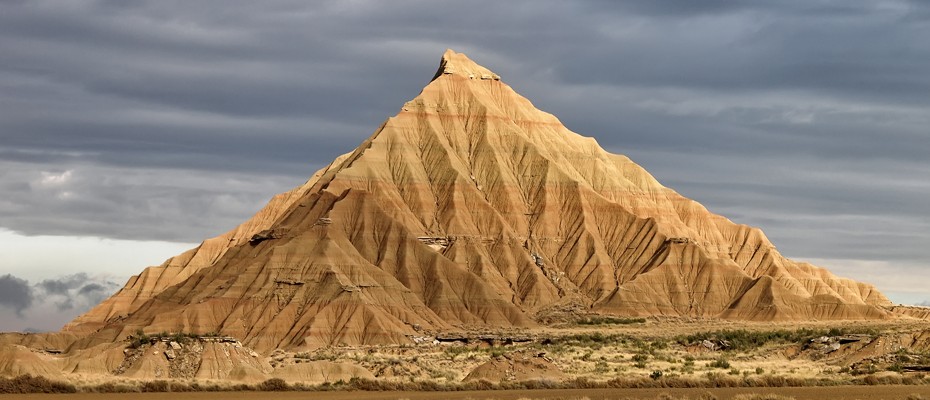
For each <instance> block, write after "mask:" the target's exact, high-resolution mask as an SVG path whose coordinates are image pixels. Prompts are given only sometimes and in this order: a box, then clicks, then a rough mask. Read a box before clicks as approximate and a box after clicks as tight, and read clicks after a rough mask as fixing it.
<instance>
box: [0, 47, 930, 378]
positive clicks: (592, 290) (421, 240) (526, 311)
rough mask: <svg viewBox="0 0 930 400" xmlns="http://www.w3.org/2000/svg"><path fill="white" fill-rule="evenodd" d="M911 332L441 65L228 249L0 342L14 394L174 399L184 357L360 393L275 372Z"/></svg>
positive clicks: (207, 245) (749, 232)
mask: <svg viewBox="0 0 930 400" xmlns="http://www.w3.org/2000/svg"><path fill="white" fill-rule="evenodd" d="M921 312H923V311H921V310H904V311H902V310H900V309H896V308H893V307H891V303H890V302H889V301H888V299H887V298H885V296H883V295H882V294H881V293H880V292H879V291H878V290H876V289H875V288H874V287H873V286H871V285H869V284H865V283H860V282H856V281H853V280H850V279H845V278H840V277H837V276H835V275H833V274H832V273H830V272H829V271H827V270H826V269H823V268H819V267H816V266H813V265H810V264H807V263H801V262H795V261H792V260H789V259H787V258H785V257H783V256H782V255H781V254H779V252H778V251H777V250H776V248H775V247H774V246H773V245H772V243H770V242H769V241H768V239H767V238H766V237H765V235H764V234H763V233H762V231H760V230H759V229H756V228H751V227H748V226H745V225H739V224H736V223H733V222H731V221H730V220H728V219H726V218H724V217H722V216H719V215H715V214H712V213H710V212H709V211H708V210H707V209H705V208H704V207H703V206H701V205H700V204H698V203H697V202H694V201H692V200H689V199H687V198H685V197H683V196H681V195H679V194H678V193H676V192H675V191H673V190H671V189H669V188H666V187H664V186H662V185H661V184H659V182H657V181H656V180H655V179H654V178H653V177H652V176H651V175H650V174H649V173H648V172H646V171H645V170H644V169H643V168H641V167H639V166H638V165H636V164H635V163H634V162H632V161H631V160H630V159H629V158H627V157H624V156H622V155H615V154H611V153H608V152H606V151H605V150H604V149H602V148H601V147H600V146H599V145H598V144H597V142H596V141H595V140H594V139H592V138H588V137H583V136H580V135H578V134H576V133H574V132H572V131H570V130H568V129H567V128H566V127H565V126H563V125H562V123H561V122H560V121H559V120H558V119H557V118H556V117H555V116H553V115H551V114H548V113H546V112H543V111H540V110H538V109H536V108H535V107H534V106H533V105H532V103H530V101H529V100H527V99H526V98H524V97H522V96H520V95H519V94H517V93H516V92H515V91H513V89H511V88H510V86H508V85H507V84H505V83H504V82H503V81H501V80H500V77H499V76H498V75H496V74H495V73H493V72H492V71H490V70H488V69H486V68H484V67H482V66H480V65H478V64H476V63H474V62H473V61H471V60H470V59H468V57H466V56H465V55H464V54H460V53H455V52H452V51H447V52H446V53H445V54H444V55H443V58H442V61H441V65H440V68H439V71H438V72H437V73H436V75H435V77H434V78H433V80H432V81H431V82H430V83H429V84H428V85H427V86H426V87H425V88H424V89H423V91H422V92H421V93H420V94H419V95H418V96H417V97H416V98H414V99H413V100H411V101H409V102H407V103H406V104H404V106H403V108H402V109H401V111H400V112H399V113H398V114H397V115H395V116H394V117H391V118H389V119H388V120H387V121H385V122H384V124H383V125H382V126H381V127H379V128H378V129H377V130H376V131H375V133H374V134H373V135H371V137H369V138H368V139H367V140H365V141H364V142H363V143H362V144H361V145H360V146H359V147H358V148H357V149H356V150H355V151H353V152H351V153H349V154H345V155H342V156H340V157H338V158H336V160H335V161H333V162H332V163H331V164H330V165H328V166H327V167H325V168H323V169H322V170H320V171H318V172H317V173H315V174H314V175H313V176H312V177H311V178H310V179H309V180H308V181H307V182H306V183H305V184H304V185H302V186H300V187H297V188H295V189H293V190H291V191H289V192H287V193H283V194H280V195H277V196H275V197H274V198H273V199H272V200H271V202H269V203H268V205H267V206H265V208H263V209H262V210H261V211H259V212H258V213H257V214H256V215H255V216H253V217H252V218H251V219H249V220H248V221H246V222H245V223H244V224H242V225H240V226H239V227H237V228H235V229H233V230H232V231H229V232H227V233H225V234H223V235H221V236H218V237H215V238H212V239H208V240H206V241H204V242H203V243H202V244H201V245H200V246H198V247H197V248H195V249H192V250H190V251H188V252H185V253H183V254H181V255H178V256H176V257H173V258H171V259H169V260H167V261H166V262H165V263H164V264H162V265H160V266H155V267H150V268H147V269H145V270H144V271H143V272H142V273H141V274H139V275H138V276H134V277H133V278H131V279H130V280H129V282H128V283H127V284H126V286H125V287H124V288H122V289H121V290H120V291H119V292H118V293H117V294H115V295H114V296H112V297H111V298H109V299H107V300H106V301H104V302H103V303H101V304H100V305H98V306H97V307H95V308H94V309H92V310H91V311H89V312H88V313H86V314H84V315H82V316H80V317H78V318H77V319H75V320H74V321H72V322H71V323H69V324H68V325H67V326H65V327H64V329H63V330H62V332H61V333H57V334H47V335H31V336H17V335H6V336H4V337H2V340H3V341H2V342H0V346H4V347H3V348H4V349H5V350H3V351H4V352H5V353H3V354H2V355H0V358H6V359H11V357H12V358H15V359H17V360H26V359H28V360H29V361H28V362H31V363H33V364H34V365H36V366H37V367H35V368H27V369H28V370H29V371H27V372H32V373H39V374H44V375H55V374H61V373H78V372H86V373H95V374H103V375H107V374H110V375H113V374H116V375H120V374H129V376H136V377H139V378H158V377H163V378H167V377H169V375H170V374H169V373H168V372H165V374H164V376H155V374H154V372H153V371H155V369H156V367H157V368H162V369H164V370H165V371H170V370H171V367H170V365H174V364H172V363H175V364H177V362H175V361H174V359H175V358H177V357H180V354H181V353H184V354H194V355H192V356H190V357H192V358H191V361H190V362H189V364H191V365H192V366H189V367H183V368H188V369H192V371H193V372H191V371H188V372H185V373H183V374H181V375H183V376H185V377H201V378H213V379H237V378H243V379H245V378H248V377H251V378H254V379H259V378H264V377H268V376H276V375H275V373H282V372H280V371H283V370H282V369H281V368H290V369H293V370H294V371H291V372H288V373H284V375H283V376H287V377H300V376H310V375H313V374H317V375H319V372H313V371H318V370H326V371H332V370H333V368H336V369H337V370H339V371H343V372H346V371H349V372H346V374H348V375H347V376H363V377H369V376H370V377H372V378H373V377H374V376H375V375H372V374H373V373H379V372H378V371H369V370H368V369H365V368H362V367H360V366H358V365H357V363H356V364H346V365H343V364H339V365H340V366H338V367H334V366H333V365H328V364H327V365H322V364H320V365H317V364H313V367H310V365H311V364H309V363H308V364H290V365H284V364H283V363H282V364H280V365H277V366H276V365H274V364H275V363H274V362H273V361H274V357H273V356H272V355H273V354H279V355H280V354H283V353H281V352H306V351H320V350H321V349H326V348H331V347H333V346H337V347H338V346H350V347H354V348H358V347H359V346H378V345H381V346H397V345H413V344H418V343H421V342H424V343H425V342H428V343H430V344H432V343H433V341H434V340H435V339H437V338H438V337H442V336H443V335H445V336H449V335H452V336H456V335H458V336H461V337H467V336H469V335H471V336H472V337H476V336H475V333H476V332H491V331H493V332H502V331H510V332H523V333H524V334H527V335H530V336H534V335H535V336H534V337H538V335H536V334H535V333H534V332H542V331H545V330H546V329H548V328H547V326H551V325H553V324H556V325H557V324H560V323H566V322H571V321H576V320H577V319H578V318H581V317H583V316H589V315H614V316H623V317H646V316H648V317H662V318H700V319H709V320H715V321H755V322H759V321H763V322H765V321H809V320H819V321H826V320H864V319H868V320H896V321H901V320H916V319H919V318H925V317H926V316H925V315H923V316H922V315H919V314H920V313H921ZM140 331H141V332H145V333H148V334H152V333H155V332H172V333H181V332H183V333H199V335H195V336H198V338H196V339H195V340H194V344H190V343H189V344H188V346H193V347H191V348H184V349H178V348H174V347H173V346H175V344H177V342H178V341H177V340H167V339H166V340H151V342H149V343H142V344H141V345H142V346H143V347H144V346H150V348H149V347H146V349H148V350H146V351H143V352H142V353H141V354H137V353H138V351H137V350H132V351H127V349H126V341H125V340H126V338H127V337H130V336H133V335H134V337H135V338H136V339H138V337H139V335H138V332H140ZM208 332H209V333H211V334H209V335H207V333H208ZM227 337H228V338H231V339H228V341H227V342H224V341H223V340H226V339H222V338H227ZM217 338H220V339H217ZM224 343H225V344H224ZM137 344H138V343H137ZM159 346H160V347H159ZM182 347H183V346H182ZM42 349H46V350H47V349H56V350H55V351H56V353H55V354H53V355H50V356H49V355H48V354H45V355H37V354H36V351H38V350H42ZM151 349H154V350H151ZM172 350H173V351H176V352H177V353H178V355H175V356H174V358H168V357H167V356H166V355H165V354H167V353H166V352H168V351H172ZM182 350H183V351H182ZM58 353H61V354H58ZM45 356H49V357H57V358H56V360H57V361H55V360H53V361H49V360H39V358H42V357H45ZM268 356H272V357H271V358H268ZM33 359H36V360H33ZM282 359H283V358H282ZM334 361H335V360H329V361H325V360H317V361H314V363H319V362H330V363H333V362H334ZM19 362H20V363H22V362H27V361H19ZM0 365H6V364H0ZM178 368H181V369H183V368H182V367H175V370H178ZM314 368H316V369H314ZM486 368H490V369H491V370H492V372H490V373H491V375H494V374H495V373H496V372H493V370H494V368H493V367H486ZM547 368H548V367H547ZM127 371H128V372H127ZM133 371H137V372H138V373H137V374H136V375H133ZM276 371H277V372H276ZM288 371H290V370H288ZM295 371H296V372H295ZM15 372H17V371H15V370H14V369H11V367H6V368H5V369H0V373H4V374H14V373H15ZM20 372H21V371H20ZM176 372H177V371H176ZM381 372H383V371H381ZM237 374H238V375H237ZM181 375H177V374H176V376H181ZM314 376H316V375H314ZM334 376H335V375H334ZM339 376H343V375H339ZM377 376H378V377H381V376H382V375H380V373H379V375H377ZM295 379H296V378H295ZM308 379H309V378H308Z"/></svg>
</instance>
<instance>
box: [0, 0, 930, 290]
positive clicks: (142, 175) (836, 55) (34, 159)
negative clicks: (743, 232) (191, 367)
mask: <svg viewBox="0 0 930 400" xmlns="http://www.w3.org/2000/svg"><path fill="white" fill-rule="evenodd" d="M928 22H930V4H928V3H926V2H919V1H905V0H882V1H864V0H863V1H857V0H856V1H847V0H842V1H840V0H833V1H830V0H815V1H810V0H789V1H781V2H772V3H762V2H740V1H701V2H655V1H646V0H643V1H624V2H613V1H585V2H561V1H533V2H492V1H478V2H472V3H469V6H467V7H465V6H460V5H454V4H448V5H442V4H439V5H437V4H435V3H434V2H426V1H412V0H411V1H398V2H391V3H390V4H388V3H385V2H379V1H367V2H366V1H362V2H349V3H346V2H338V1H327V2H313V3H307V2H302V1H273V2H262V3H261V4H259V3H255V2H247V1H235V0H231V1H222V2H219V1H216V2H214V1H204V2H196V3H192V2H187V1H181V0H177V1H142V2H133V3H131V4H123V3H122V2H112V1H91V0H85V1H74V2H68V3H67V4H66V5H62V4H61V3H60V2H54V1H42V0H37V1H29V2H7V3H5V4H4V12H3V13H2V14H0V48H2V49H3V53H4V63H3V65H0V134H2V137H3V143H4V145H3V148H2V149H0V192H2V193H4V196H3V198H2V199H0V221H2V222H0V228H6V229H12V230H15V231H18V232H22V233H26V234H30V235H38V234H54V235H79V236H80V235H94V236H103V237H111V238H131V239H159V240H169V241H199V240H201V239H203V238H205V237H208V236H212V235H215V234H218V233H220V232H222V231H225V230H227V229H229V228H231V227H233V226H234V225H235V224H237V223H239V222H241V221H242V220H244V219H245V218H247V217H248V216H249V215H250V214H251V213H253V212H255V211H256V210H258V209H259V208H260V206H261V205H262V204H263V203H264V202H265V201H267V199H268V198H270V197H271V195H273V194H274V193H278V192H281V191H284V190H286V189H288V188H290V187H293V186H296V185H298V184H300V183H301V182H303V180H304V179H306V177H307V176H309V175H310V174H311V173H312V172H313V171H314V170H315V169H317V168H319V167H322V166H323V165H325V164H326V163H328V162H329V161H330V160H332V159H333V158H334V157H335V156H337V155H339V154H341V153H344V152H347V151H349V150H351V149H353V148H354V147H355V146H356V145H357V144H358V143H360V142H361V141H362V140H364V138H366V137H367V136H368V135H370V134H371V132H372V130H374V129H375V128H376V127H377V126H378V125H379V124H380V123H381V122H382V121H383V120H384V119H385V118H386V117H388V116H391V115H393V114H395V113H396V112H397V111H398V109H399V108H400V107H401V105H402V104H403V103H404V102H405V101H407V100H409V99H410V98H412V97H414V96H415V95H416V93H417V92H418V90H419V89H420V88H421V87H422V86H423V85H424V84H425V83H426V82H427V81H428V80H429V78H430V77H432V74H433V72H434V70H435V68H436V65H437V62H438V57H439V55H440V54H441V52H442V51H443V50H444V49H445V48H447V47H451V48H454V49H456V50H458V51H463V52H466V53H468V54H469V56H471V57H472V58H474V59H475V60H477V61H478V62H480V63H482V64H484V65H486V66H488V67H489V68H491V69H493V70H495V72H497V73H499V74H501V76H502V77H503V78H504V80H505V81H506V82H508V83H509V84H511V85H512V86H513V87H514V88H515V89H516V90H517V91H519V92H520V93H522V94H524V95H525V96H527V97H528V98H530V99H532V100H533V101H534V103H535V104H536V105H537V106H539V107H540V108H542V109H544V110H547V111H550V112H553V113H555V114H556V115H558V116H559V118H560V119H561V120H562V121H563V122H564V123H565V124H566V125H567V126H568V127H569V128H571V129H573V130H575V131H576V132H579V133H581V134H584V135H586V136H593V137H596V138H597V140H598V141H599V142H600V143H601V144H602V145H603V146H604V147H605V148H607V149H608V150H610V151H612V152H616V153H622V154H627V155H629V156H630V157H631V158H633V160H634V161H636V162H638V163H640V164H642V165H643V166H644V167H646V168H647V169H648V170H649V171H650V172H652V173H653V174H654V175H655V176H656V177H657V178H659V180H660V181H661V182H663V183H664V184H666V185H667V186H670V187H672V188H675V189H676V190H678V191H680V192H681V193H682V194H684V195H686V196H688V197H691V198H694V199H696V200H698V201H700V202H702V203H703V204H705V205H706V206H707V207H708V208H709V209H711V210H712V211H715V212H718V213H721V214H724V215H726V216H728V217H730V218H731V219H733V220H735V221H736V222H741V223H747V224H751V225H756V226H761V227H762V228H763V229H764V230H765V231H766V233H767V234H768V236H769V237H770V238H771V239H772V240H773V242H774V243H775V244H776V245H777V246H778V247H779V248H780V249H781V250H782V252H783V253H785V254H786V255H788V256H790V257H799V258H820V259H827V258H835V259H861V260H873V261H887V262H889V263H890V264H889V265H891V266H892V267H891V268H893V272H896V273H906V272H908V271H912V270H914V269H916V268H925V267H926V266H927V265H928V264H930V257H928V256H927V255H925V254H923V252H922V250H921V249H922V248H923V247H925V244H926V243H927V240H930V234H928V233H927V232H930V229H928V227H930V205H928V203H927V202H926V201H925V199H926V198H927V197H928V195H930V181H928V179H927V176H930V164H928V162H927V157H926V155H927V154H930V140H927V133H926V131H927V129H926V127H927V126H930V97H928V96H927V95H926V93H928V92H930V77H928V75H927V74H926V71H927V70H930V42H928V41H926V40H923V38H926V37H928V36H930V24H928ZM915 285H916V284H915ZM923 287H926V285H925V284H924V285H923ZM69 290H73V289H69ZM915 290H916V289H915Z"/></svg>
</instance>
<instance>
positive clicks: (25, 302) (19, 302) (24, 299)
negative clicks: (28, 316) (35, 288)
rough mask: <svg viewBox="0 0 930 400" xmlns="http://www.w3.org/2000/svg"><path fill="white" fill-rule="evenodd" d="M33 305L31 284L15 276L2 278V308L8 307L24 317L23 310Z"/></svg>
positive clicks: (8, 275) (0, 291) (0, 281)
mask: <svg viewBox="0 0 930 400" xmlns="http://www.w3.org/2000/svg"><path fill="white" fill-rule="evenodd" d="M31 305H32V288H31V287H29V282H27V281H25V280H23V279H19V278H17V277H15V276H13V275H10V274H6V275H3V276H0V306H2V307H7V308H10V309H12V310H13V311H15V312H16V313H17V314H18V315H20V316H22V312H23V310H25V309H27V308H29V306H31Z"/></svg>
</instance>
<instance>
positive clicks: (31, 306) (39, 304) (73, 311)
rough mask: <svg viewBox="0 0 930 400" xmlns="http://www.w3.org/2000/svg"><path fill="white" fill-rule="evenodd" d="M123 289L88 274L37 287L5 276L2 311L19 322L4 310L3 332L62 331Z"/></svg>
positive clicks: (1, 281)
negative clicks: (82, 314) (73, 319)
mask: <svg viewBox="0 0 930 400" xmlns="http://www.w3.org/2000/svg"><path fill="white" fill-rule="evenodd" d="M119 287H120V285H119V284H117V283H116V282H114V281H113V280H112V279H110V278H108V277H105V276H90V275H88V274H86V273H77V274H73V275H65V276H59V277H56V278H53V279H44V280H42V281H40V282H37V283H35V284H32V283H30V282H29V281H27V280H26V279H22V278H18V277H16V276H13V275H10V274H7V275H4V276H2V277H0V308H3V307H6V308H7V310H8V311H13V312H14V313H15V316H16V318H15V320H12V319H10V318H3V316H4V314H5V313H4V312H3V310H0V331H6V330H21V331H25V330H28V331H43V330H54V329H58V328H60V327H61V325H62V324H64V323H65V322H67V321H68V320H70V319H72V318H74V317H76V316H77V315H79V314H81V313H83V312H86V311H88V310H90V309H91V308H92V307H93V306H95V305H97V304H98V303H100V302H101V301H103V300H105V299H106V298H107V297H109V296H110V295H112V294H113V293H115V292H116V291H117V289H119ZM23 327H28V328H23Z"/></svg>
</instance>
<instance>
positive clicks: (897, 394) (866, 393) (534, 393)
mask: <svg viewBox="0 0 930 400" xmlns="http://www.w3.org/2000/svg"><path fill="white" fill-rule="evenodd" d="M705 392H710V393H712V394H713V395H715V396H717V398H719V399H720V400H726V399H731V398H733V396H736V395H738V394H748V393H765V394H778V395H782V396H790V397H793V398H795V399H797V400H822V399H843V400H847V399H849V400H852V399H860V400H880V399H885V400H891V399H906V398H908V396H910V395H920V396H922V397H923V398H927V399H930V386H837V387H800V388H720V389H558V390H513V391H511V390H502V391H490V392H474V391H468V392H274V393H267V392H265V393H262V392H220V393H133V394H126V393H112V394H94V393H87V394H73V395H61V394H30V395H2V396H0V399H2V400H20V399H43V400H44V399H47V400H53V399H61V400H106V399H112V400H116V399H127V398H128V399H138V400H143V399H146V400H149V399H150V400H207V399H224V400H225V399H229V400H246V399H285V400H290V399H293V400H297V399H307V400H318V399H327V400H329V399H332V400H399V399H410V400H417V399H420V400H439V399H451V400H465V399H472V400H484V399H487V400H517V399H533V400H537V399H538V400H544V399H552V400H556V399H565V400H570V399H585V398H587V399H590V400H600V399H604V400H607V399H654V398H656V397H657V396H658V395H660V394H663V393H666V394H670V395H672V396H675V397H687V398H691V399H695V398H697V397H699V396H700V395H701V394H703V393H705ZM914 398H920V397H914Z"/></svg>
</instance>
